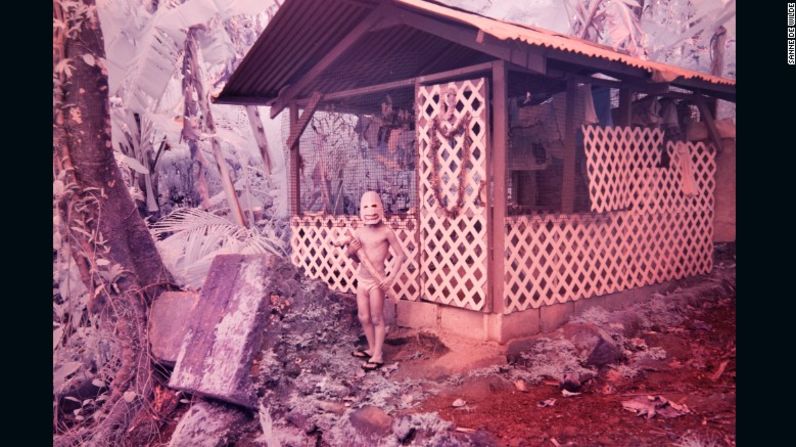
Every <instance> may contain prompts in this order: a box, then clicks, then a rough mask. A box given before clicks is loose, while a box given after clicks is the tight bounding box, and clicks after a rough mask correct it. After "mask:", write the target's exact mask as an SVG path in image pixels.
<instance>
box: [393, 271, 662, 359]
mask: <svg viewBox="0 0 796 447" xmlns="http://www.w3.org/2000/svg"><path fill="white" fill-rule="evenodd" d="M668 287H671V283H670V282H667V283H662V284H655V285H651V286H646V287H639V288H635V289H630V290H624V291H622V292H617V293H611V294H609V295H602V296H596V297H592V298H583V299H580V300H577V301H569V302H566V303H557V304H553V305H551V306H542V307H540V308H537V309H527V310H524V311H520V312H513V313H510V314H497V313H485V312H478V311H472V310H467V309H460V308H458V307H451V306H445V305H440V304H435V303H431V302H427V301H399V302H398V303H397V305H396V307H395V311H396V317H395V321H396V323H397V325H398V326H400V327H408V328H413V329H429V330H433V331H435V332H442V333H447V334H453V335H457V336H460V337H464V338H469V339H472V340H481V341H494V342H497V343H500V344H505V343H507V342H509V341H511V340H515V339H519V338H523V337H528V336H531V335H535V334H538V333H542V332H551V331H554V330H556V329H558V328H559V327H561V326H562V325H563V324H564V323H566V322H567V321H569V319H570V318H572V317H573V316H574V315H578V314H581V313H583V312H585V311H586V310H587V309H589V308H591V307H594V306H601V307H604V308H605V309H607V310H617V309H621V308H623V307H627V306H631V305H633V304H635V303H638V302H642V301H645V300H648V299H650V298H651V297H652V295H653V294H655V293H660V292H662V291H663V290H666V289H667V288H668Z"/></svg>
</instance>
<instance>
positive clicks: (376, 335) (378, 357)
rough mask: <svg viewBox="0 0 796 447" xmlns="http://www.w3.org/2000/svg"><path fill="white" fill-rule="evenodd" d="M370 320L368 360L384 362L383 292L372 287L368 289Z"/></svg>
mask: <svg viewBox="0 0 796 447" xmlns="http://www.w3.org/2000/svg"><path fill="white" fill-rule="evenodd" d="M369 295H370V303H369V304H370V306H369V307H370V321H371V322H372V324H373V351H371V352H372V353H373V356H372V357H371V358H370V361H372V362H377V363H382V362H384V358H383V357H384V356H383V352H382V350H383V348H384V335H385V325H384V292H383V291H382V290H381V289H380V288H378V287H374V288H373V289H371V290H370V294H369Z"/></svg>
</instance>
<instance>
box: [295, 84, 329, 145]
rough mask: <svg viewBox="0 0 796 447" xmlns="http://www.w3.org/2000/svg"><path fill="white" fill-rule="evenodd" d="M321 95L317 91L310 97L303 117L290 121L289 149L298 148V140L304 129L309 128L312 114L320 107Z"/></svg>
mask: <svg viewBox="0 0 796 447" xmlns="http://www.w3.org/2000/svg"><path fill="white" fill-rule="evenodd" d="M322 97H323V95H321V94H320V93H318V92H315V93H313V94H312V96H311V97H310V100H309V102H308V103H307V106H306V107H305V108H304V113H302V114H301V117H300V118H298V120H297V121H296V122H295V124H294V123H293V122H291V123H290V136H289V137H288V139H287V148H288V149H289V150H293V148H298V142H299V139H300V138H301V134H302V133H304V129H306V128H307V125H308V124H309V123H310V120H311V119H312V115H314V114H315V109H316V108H318V103H319V102H320V101H321V98H322Z"/></svg>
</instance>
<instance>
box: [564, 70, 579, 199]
mask: <svg viewBox="0 0 796 447" xmlns="http://www.w3.org/2000/svg"><path fill="white" fill-rule="evenodd" d="M577 95H578V82H577V81H576V80H575V79H567V100H566V104H567V105H566V117H565V119H564V128H565V132H566V134H565V135H564V173H563V176H562V181H561V212H562V213H564V214H571V213H573V212H574V211H575V161H576V158H575V155H576V154H575V151H576V147H577V131H578V130H577V129H576V128H575V125H576V123H575V99H576V98H577Z"/></svg>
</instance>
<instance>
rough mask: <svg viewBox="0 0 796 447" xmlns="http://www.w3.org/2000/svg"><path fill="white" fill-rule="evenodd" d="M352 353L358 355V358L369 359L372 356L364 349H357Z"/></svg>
mask: <svg viewBox="0 0 796 447" xmlns="http://www.w3.org/2000/svg"><path fill="white" fill-rule="evenodd" d="M351 355H352V356H354V357H356V358H358V359H369V358H370V354H368V353H367V352H365V350H364V349H357V350H355V351H354V352H352V353H351Z"/></svg>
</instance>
